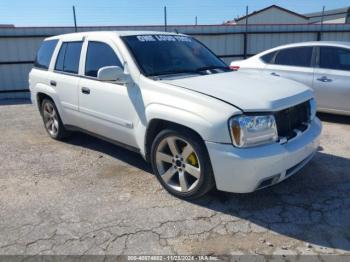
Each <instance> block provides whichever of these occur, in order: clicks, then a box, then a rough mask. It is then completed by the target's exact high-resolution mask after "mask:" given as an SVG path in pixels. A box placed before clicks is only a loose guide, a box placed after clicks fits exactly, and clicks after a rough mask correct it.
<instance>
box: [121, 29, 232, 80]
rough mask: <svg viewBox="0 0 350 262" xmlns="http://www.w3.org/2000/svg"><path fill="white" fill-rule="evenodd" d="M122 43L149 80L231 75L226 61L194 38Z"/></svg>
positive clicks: (138, 37)
mask: <svg viewBox="0 0 350 262" xmlns="http://www.w3.org/2000/svg"><path fill="white" fill-rule="evenodd" d="M122 39H123V41H124V43H125V44H126V45H127V47H128V48H129V50H130V51H131V53H132V54H133V56H134V58H135V60H136V62H137V64H138V66H139V68H140V70H141V71H142V72H143V74H144V75H146V76H159V75H167V74H181V73H194V74H206V73H221V72H225V71H229V69H228V67H227V65H226V64H225V63H224V62H223V61H222V60H220V59H219V58H218V57H217V56H215V55H214V54H213V53H212V52H211V51H210V50H209V49H208V48H206V47H205V46H204V45H203V44H201V43H200V42H198V41H197V40H195V39H194V38H192V37H187V36H182V35H133V36H125V37H122ZM209 71H210V72H209Z"/></svg>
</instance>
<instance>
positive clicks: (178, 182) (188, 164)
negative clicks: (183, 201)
mask: <svg viewBox="0 0 350 262" xmlns="http://www.w3.org/2000/svg"><path fill="white" fill-rule="evenodd" d="M155 160H156V167H157V171H158V173H159V175H160V177H161V179H162V180H163V181H164V183H165V184H166V185H168V186H169V187H171V188H172V189H174V190H176V191H178V192H189V191H191V190H193V189H194V188H195V187H196V186H197V185H198V181H199V179H200V176H201V163H200V162H199V158H198V154H197V153H196V152H195V150H194V148H193V146H192V145H191V144H190V143H189V142H187V141H186V140H184V139H182V138H179V137H176V136H169V137H166V138H164V139H163V140H162V141H161V142H160V143H159V145H158V147H157V149H156V154H155Z"/></svg>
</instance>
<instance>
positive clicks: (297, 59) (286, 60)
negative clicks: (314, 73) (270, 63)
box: [275, 47, 312, 67]
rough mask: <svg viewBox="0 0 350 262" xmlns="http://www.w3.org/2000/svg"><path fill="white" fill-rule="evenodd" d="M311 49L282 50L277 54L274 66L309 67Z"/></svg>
mask: <svg viewBox="0 0 350 262" xmlns="http://www.w3.org/2000/svg"><path fill="white" fill-rule="evenodd" d="M311 57H312V47H297V48H288V49H283V50H281V51H279V52H278V54H277V55H276V58H275V64H277V65H288V66H304V67H310V66H311Z"/></svg>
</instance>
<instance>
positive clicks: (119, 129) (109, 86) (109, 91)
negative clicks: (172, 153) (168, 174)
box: [79, 39, 137, 147]
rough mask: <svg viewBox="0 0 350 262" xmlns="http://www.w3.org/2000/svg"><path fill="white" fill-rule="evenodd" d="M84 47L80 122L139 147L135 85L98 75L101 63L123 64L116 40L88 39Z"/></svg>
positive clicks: (106, 135) (89, 127) (100, 132)
mask: <svg viewBox="0 0 350 262" xmlns="http://www.w3.org/2000/svg"><path fill="white" fill-rule="evenodd" d="M85 48H86V56H85V67H84V77H82V78H81V80H80V82H79V112H80V115H81V118H82V121H81V123H80V125H81V126H82V128H84V129H86V130H88V131H90V132H93V133H95V134H98V135H101V136H103V137H106V138H109V139H112V140H115V141H119V142H122V143H124V144H127V145H129V146H135V147H136V141H135V138H134V137H135V136H134V128H135V124H136V122H137V114H136V111H135V109H134V106H133V103H132V101H131V97H132V95H130V93H132V91H133V89H134V88H135V87H134V86H133V84H130V86H127V85H122V84H116V83H112V82H103V81H99V80H98V79H97V72H98V70H99V69H100V68H102V67H105V66H120V67H123V65H122V63H121V62H120V61H121V60H120V58H119V57H118V55H117V50H116V48H115V47H114V44H113V42H111V43H108V41H106V42H100V41H94V40H93V39H89V41H88V42H87V43H86V46H85Z"/></svg>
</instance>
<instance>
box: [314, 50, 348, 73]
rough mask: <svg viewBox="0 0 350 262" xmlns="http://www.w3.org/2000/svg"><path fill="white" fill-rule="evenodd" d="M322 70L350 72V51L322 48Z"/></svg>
mask: <svg viewBox="0 0 350 262" xmlns="http://www.w3.org/2000/svg"><path fill="white" fill-rule="evenodd" d="M320 68H327V69H335V70H350V50H347V49H344V48H338V47H321V48H320Z"/></svg>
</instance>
